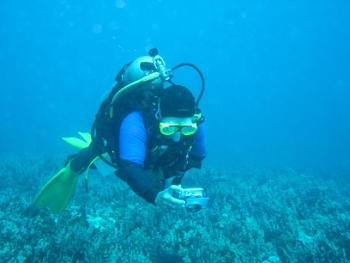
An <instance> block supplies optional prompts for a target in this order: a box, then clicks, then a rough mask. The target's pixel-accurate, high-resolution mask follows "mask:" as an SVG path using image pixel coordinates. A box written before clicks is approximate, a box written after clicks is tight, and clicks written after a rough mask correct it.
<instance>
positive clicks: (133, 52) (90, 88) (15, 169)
mask: <svg viewBox="0 0 350 263" xmlns="http://www.w3.org/2000/svg"><path fill="white" fill-rule="evenodd" d="M85 2H86V1H71V0H53V1H44V0H33V1H6V0H5V1H1V2H0V22H1V25H2V26H1V27H0V81H1V96H0V122H1V129H0V155H1V156H2V158H3V159H4V158H5V160H8V159H7V158H10V160H13V161H6V162H1V163H0V167H1V169H0V178H1V179H0V181H1V182H2V184H1V186H0V190H1V195H0V206H1V208H2V209H1V211H0V219H1V228H2V232H1V233H0V234H1V235H0V240H1V242H0V243H1V244H3V245H2V246H1V247H0V256H1V257H0V262H1V258H7V259H6V260H5V261H3V262H33V259H34V258H36V261H35V262H53V261H52V260H53V259H52V258H56V259H57V255H60V257H59V258H60V259H61V260H68V259H67V258H69V259H70V262H109V261H108V260H107V258H109V257H110V258H114V259H119V261H117V262H149V261H146V259H147V260H150V262H152V260H153V262H191V260H190V259H192V262H202V261H203V262H263V261H264V260H265V261H266V263H267V262H270V263H272V262H274V261H273V260H274V258H273V256H277V255H278V256H279V257H280V258H281V259H282V260H283V262H316V261H315V258H318V259H319V257H318V256H319V255H324V254H322V253H321V252H322V251H323V252H324V251H326V252H324V253H325V254H326V255H327V259H326V260H325V262H349V260H350V256H349V255H350V247H349V245H348V244H349V243H350V234H349V232H346V230H348V229H349V228H350V215H349V201H348V200H350V199H349V194H347V193H348V192H349V191H348V190H349V186H348V182H349V177H348V174H349V173H348V171H349V164H350V136H349V134H350V74H349V72H350V27H349V25H350V2H349V1H345V0H339V1H324V0H322V1H287V0H282V1H269V0H267V1H243V0H240V1H236V0H233V1H228V0H223V1H207V0H204V1H199V0H187V1H184V0H176V1H170V0H158V1H156V0H151V1H142V0H128V1H127V0H116V1H105V0H99V1H88V2H87V3H85ZM152 47H157V48H158V50H159V52H160V55H161V56H162V57H163V58H164V60H165V62H166V64H167V66H169V67H173V66H175V65H177V64H179V63H182V62H190V63H193V64H195V65H196V66H198V67H199V68H200V69H201V70H202V72H203V74H204V76H205V80H206V90H205V93H204V96H203V98H202V100H201V103H200V108H201V109H202V111H203V114H204V115H205V117H206V129H207V141H208V156H207V158H206V159H205V162H204V167H205V168H206V167H209V168H206V170H203V171H200V172H198V173H201V174H200V175H201V176H202V177H199V178H201V179H197V180H202V181H196V180H195V179H193V181H192V182H197V183H198V182H199V183H204V182H205V178H206V177H205V176H208V177H207V178H210V179H212V181H211V180H208V181H210V183H208V184H210V185H209V186H211V193H212V197H213V198H212V199H211V200H213V201H212V203H211V208H210V209H208V210H206V211H205V212H203V213H202V214H200V215H191V216H187V215H186V216H183V215H177V214H176V215H174V214H171V215H164V214H161V213H159V212H154V210H153V209H154V208H153V207H152V206H149V205H148V206H147V204H145V203H142V200H141V199H138V198H137V197H136V196H135V195H133V194H132V193H131V192H130V191H128V189H127V188H125V185H123V186H121V185H120V182H117V181H116V179H115V178H113V180H114V181H113V180H112V181H110V182H112V183H111V185H106V184H107V183H106V182H107V181H103V180H99V179H96V177H95V178H93V179H92V180H93V181H92V189H94V187H95V195H92V196H90V197H87V195H86V194H85V193H84V191H83V186H81V187H80V188H79V190H78V193H79V195H78V197H75V199H74V200H73V202H72V204H71V206H69V208H67V209H68V212H67V213H66V214H64V215H63V216H62V217H61V218H59V219H57V218H54V217H53V216H52V215H50V214H49V213H48V212H47V211H46V210H43V209H41V210H39V209H38V208H33V205H32V204H31V200H33V198H34V197H35V194H36V193H37V192H38V189H40V187H41V186H42V185H43V184H44V183H45V182H46V181H47V180H48V179H49V177H50V176H51V175H53V174H54V172H55V171H56V170H58V169H59V168H60V167H61V165H62V162H58V161H57V160H60V161H62V160H63V158H62V155H64V156H65V155H66V154H68V153H73V152H74V150H73V149H71V148H70V147H69V146H67V145H66V144H65V143H64V142H63V141H62V140H61V137H63V136H76V135H77V132H78V131H84V132H89V131H90V129H91V124H92V122H93V120H94V116H95V114H96V112H97V109H98V107H99V105H100V103H101V100H100V98H101V97H102V95H103V94H104V92H105V91H106V90H107V89H108V88H109V87H110V86H111V85H112V84H113V81H114V78H115V76H116V74H117V72H118V71H119V69H120V68H121V67H122V66H123V65H124V64H126V63H127V62H129V61H132V60H133V59H135V58H137V57H139V56H143V55H146V54H147V51H148V50H149V49H150V48H152ZM174 74H175V77H174V80H175V81H176V82H177V83H179V84H182V85H185V86H188V87H190V88H191V89H192V90H193V92H194V93H195V94H199V90H200V81H199V78H198V76H197V75H196V73H195V72H194V71H191V70H190V69H188V70H187V69H186V70H184V69H181V70H178V71H175V72H174ZM28 154H29V155H30V156H40V157H41V156H42V155H45V156H49V157H46V158H47V159H42V158H39V159H33V160H30V159H28ZM12 158H15V159H12ZM21 158H23V160H22V159H21ZM53 160H55V162H54V161H53ZM56 161H57V162H56ZM36 165H37V166H36ZM231 165H232V166H239V167H240V166H242V165H243V166H246V167H249V168H235V169H236V170H225V169H224V168H222V170H220V169H219V168H217V167H226V166H231ZM211 166H213V167H216V168H210V167H211ZM19 167H20V168H19ZM255 167H292V168H271V170H269V169H267V170H263V169H262V170H259V169H260V168H259V169H258V168H255ZM344 167H345V168H344ZM346 167H347V168H346ZM301 168H303V169H304V170H300V171H299V170H298V169H301ZM20 169H23V172H22V170H20ZM217 169H219V170H217ZM245 169H246V170H245ZM313 169H319V170H317V172H316V170H313ZM19 171H21V172H19ZM40 171H43V173H41V172H40ZM31 176H32V177H31ZM203 176H204V177H203ZM28 178H29V179H28ZM97 178H98V177H97ZM232 178H234V179H232ZM237 178H238V179H237ZM274 179H275V180H276V181H273V180H274ZM323 179H324V180H325V181H323ZM230 180H233V181H230ZM318 180H320V181H318ZM328 180H330V181H328ZM334 182H336V183H334ZM230 183H232V184H230ZM313 183H314V184H313ZM224 184H226V185H227V186H226V187H225V186H224ZM341 186H343V187H344V189H343V188H342V187H341ZM227 187H229V188H230V189H231V190H232V191H233V192H230V191H231V190H230V191H227V192H225V191H223V189H226V188H227ZM346 187H347V188H346ZM101 189H104V191H100V190H101ZM116 196H117V197H118V198H116ZM214 197H215V198H214ZM116 200H117V201H116ZM214 200H215V201H214ZM221 200H225V202H226V201H227V205H226V204H225V203H224V202H221ZM238 202H241V203H240V204H237V203H238ZM274 202H276V203H274ZM286 207H287V208H286ZM283 208H286V209H283ZM39 211H40V212H39ZM141 211H143V212H142V213H145V214H143V218H146V219H147V220H149V221H147V220H143V218H140V216H138V217H137V216H136V215H137V214H138V213H139V214H141ZM232 211H233V212H232ZM231 212H232V214H230V213H231ZM112 217H113V218H114V219H111V218H112ZM188 218H190V219H188ZM117 219H119V220H120V221H119V222H122V220H125V221H124V223H125V225H123V224H122V223H120V224H119V223H115V221H113V220H116V221H117ZM191 220H193V222H195V223H193V222H192V221H191ZM308 220H309V221H308ZM112 221H113V222H112ZM149 222H150V223H149ZM167 222H170V223H171V224H172V225H175V226H176V227H175V228H171V230H170V232H169V230H168V229H167V227H168V226H167ZM179 222H181V223H179ZM296 222H297V223H296ZM309 222H312V223H309ZM85 224H86V225H85ZM114 224H118V227H114V228H113V230H112V227H111V225H113V226H114ZM101 225H103V229H105V228H106V229H107V230H108V231H111V232H110V233H112V232H113V231H115V232H113V235H108V234H109V233H108V231H107V230H106V231H105V230H103V229H102V228H101ZM52 226H55V228H54V227H52ZM109 228H111V229H109ZM128 228H129V229H128ZM135 228H137V229H138V231H139V232H137V233H136V234H135V232H132V231H133V230H134V229H135ZM192 229H194V230H193V231H194V232H193V231H192ZM237 229H239V230H237ZM282 229H283V231H282ZM320 229H321V230H322V231H318V230H320ZM327 229H328V230H329V231H328V230H327ZM177 230H178V231H177ZM122 231H124V232H123V233H124V234H123V235H122V234H120V233H121V232H122ZM127 231H129V232H130V233H129V232H127ZM147 231H149V232H147ZM235 231H236V232H235ZM73 232H74V233H75V234H72V233H73ZM131 232H132V233H133V234H132V233H131ZM39 233H46V236H42V235H41V234H39ZM68 233H69V234H68ZM125 233H126V234H125ZM169 233H171V235H176V234H178V233H181V235H180V234H178V236H177V238H178V240H181V242H183V243H181V242H180V241H179V243H180V244H181V245H179V244H178V243H176V240H175V241H174V240H173V239H172V238H173V237H169V235H170V234H169ZM233 233H234V234H233ZM244 233H245V234H247V233H249V235H253V237H254V238H255V239H254V240H255V242H256V244H260V245H261V244H264V246H263V245H261V246H260V245H259V247H258V248H256V247H255V246H254V245H252V244H250V243H249V242H251V240H249V239H247V240H245V239H244V237H243V235H244ZM71 235H75V238H71ZM247 235H248V234H247ZM16 236H20V237H21V239H20V240H22V242H24V244H28V247H27V251H31V253H32V254H29V252H28V254H26V253H27V252H24V251H25V250H24V249H23V250H20V251H21V253H19V252H18V249H17V250H16V248H14V247H12V245H13V244H20V241H18V240H17V241H15V237H16ZM151 236H152V238H151ZM102 237H103V238H102ZM139 237H142V238H144V239H145V240H146V241H144V242H145V243H142V244H141V243H140V242H139V241H138V238H139ZM196 237H198V239H196ZM41 239H42V240H45V242H44V241H42V243H40V242H39V241H38V240H41ZM211 239H212V240H214V241H215V242H217V244H219V243H220V242H219V241H220V240H221V241H222V242H221V245H217V247H216V246H215V244H214V243H215V242H211V241H212V240H211ZM106 240H107V241H110V242H120V243H119V244H120V247H117V245H115V244H116V243H113V249H115V250H113V251H112V250H110V251H108V249H110V245H109V243H108V242H107V241H106ZM155 240H156V241H159V242H165V244H167V246H168V247H171V246H172V245H174V242H175V243H176V247H174V251H170V249H169V250H166V249H165V248H166V247H165V246H161V245H160V246H157V247H156V250H157V249H159V250H160V251H161V252H162V253H163V254H161V255H159V257H158V261H155V260H154V258H157V257H156V256H155V255H152V256H151V257H147V255H144V258H143V257H141V256H139V258H138V259H137V260H136V259H135V258H137V256H132V255H131V254H129V255H128V254H127V252H126V250H125V249H126V248H128V247H133V248H137V247H138V246H146V245H149V244H151V245H150V247H152V244H154V242H155ZM196 240H197V241H196ZM198 240H200V242H199V241H198ZM208 240H209V241H210V242H211V243H210V242H209V241H208ZM228 240H229V241H228ZM259 240H260V241H261V242H260V241H259ZM291 240H292V241H291ZM80 241H81V242H80ZM82 241H84V242H86V243H84V242H82ZM195 241H196V242H198V244H197V243H195ZM30 242H34V243H33V244H35V245H33V244H30ZM60 242H61V243H62V244H63V245H60ZM74 242H76V243H74ZM79 242H80V243H79ZM88 242H90V243H88ZM128 242H129V243H128ZM201 242H208V243H205V244H204V243H201ZM240 242H243V243H242V244H244V245H243V246H242V247H239V245H237V244H241V243H240ZM209 243H210V244H209ZM228 243H230V244H231V247H228V245H227V244H228ZM4 244H5V245H4ZM21 244H22V243H21ZM95 244H96V246H94V245H95ZM97 244H103V245H101V246H97ZM140 244H141V245H140ZM189 244H192V245H193V246H194V247H195V250H192V251H190V249H188V247H187V246H186V245H189ZM235 244H236V245H235ZM256 244H255V245H256ZM270 244H271V245H270ZM70 246H72V247H77V246H81V247H79V248H84V247H85V248H86V247H88V248H89V250H88V252H86V251H82V250H79V252H76V251H74V252H71V251H67V250H64V249H63V248H62V247H64V248H67V247H70ZM21 247H23V245H21ZM248 248H251V250H249V251H248ZM292 248H295V251H293V250H292ZM21 249H22V248H21ZM60 249H61V250H60ZM186 249H188V250H186ZM197 249H199V251H200V249H202V250H207V251H209V252H210V253H211V254H210V255H209V252H208V255H207V257H204V256H202V254H200V253H202V252H203V251H202V252H200V253H199V252H198V253H199V254H198V255H197V254H196V253H197V252H196V251H197ZM256 249H257V250H256ZM317 249H318V250H317ZM53 250H55V251H54V252H53ZM48 251H50V253H51V254H49V253H48ZM62 251H63V252H62ZM111 251H112V252H111ZM239 251H241V252H242V251H244V252H242V254H241V255H240V254H239V253H240V252H239ZM261 251H270V254H269V253H267V252H261ZM300 251H303V252H305V251H311V252H310V254H305V257H304V259H303V260H300V258H298V260H299V261H296V260H297V259H295V258H294V261H293V258H292V255H303V254H302V253H301V252H300ZM314 251H317V253H318V254H317V253H316V252H315V253H314V254H312V253H313V252H314ZM46 252H47V253H46ZM107 252H108V253H107ZM180 252H181V253H180ZM343 252H344V253H343ZM9 253H11V256H8V255H9ZM55 253H57V254H55ZM84 253H85V254H84ZM103 253H105V259H104V257H103ZM113 253H115V254H113ZM118 253H120V254H118ZM133 253H135V255H137V253H138V251H134V250H133ZM159 253H160V252H159ZM203 253H204V252H203ZM305 253H306V252H305ZM327 253H328V254H327ZM141 254H142V253H140V255H141ZM175 254H176V255H181V256H179V258H176V257H175V258H174V255H175ZM316 254H317V256H315V255H316ZM344 254H347V256H344ZM50 255H51V257H52V258H50ZM72 255H74V256H72ZM126 255H127V256H126ZM133 255H134V254H133ZM185 255H189V256H188V257H189V258H188V259H189V260H187V261H186V257H185ZM214 255H215V256H217V258H212V257H214ZM233 255H234V256H235V258H237V260H236V261H234V260H233V259H232V258H231V259H232V260H229V259H228V258H230V257H233ZM256 255H260V256H259V257H257V256H256ZM340 255H343V257H341V256H340ZM94 256H95V257H96V258H95V259H94V258H93V257H94ZM270 256H271V257H270ZM289 256H290V257H289ZM313 256H314V257H313ZM128 257H129V258H128ZM300 257H302V256H300ZM183 258H185V259H183ZM9 259H11V260H9ZM87 259H89V260H87ZM199 259H201V261H199ZM332 259H333V261H332ZM26 260H27V261H26ZM30 260H32V261H30ZM41 260H42V261H41ZM50 260H51V261H50ZM79 260H80V261H79ZM181 260H183V261H181ZM239 260H240V261H239ZM254 260H255V261H254ZM276 260H277V259H276ZM313 260H314V261H313ZM320 260H321V259H320ZM65 262H68V261H65ZM111 262H112V261H111ZM276 262H278V261H276Z"/></svg>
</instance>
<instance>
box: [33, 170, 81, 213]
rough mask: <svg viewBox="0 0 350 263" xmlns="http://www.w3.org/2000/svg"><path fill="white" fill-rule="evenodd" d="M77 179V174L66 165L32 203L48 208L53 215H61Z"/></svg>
mask: <svg viewBox="0 0 350 263" xmlns="http://www.w3.org/2000/svg"><path fill="white" fill-rule="evenodd" d="M78 178H79V173H78V172H74V171H72V170H71V168H70V164H68V165H67V166H66V167H64V168H63V169H61V170H60V171H59V172H58V173H57V174H55V175H54V176H53V177H52V178H51V179H50V181H48V182H47V183H46V184H45V185H44V187H43V188H42V189H41V190H40V192H39V194H38V195H37V197H36V198H35V200H34V203H35V204H36V205H37V206H42V207H47V208H49V209H50V210H51V212H52V213H54V214H61V213H62V212H63V210H64V209H65V208H66V206H67V205H68V203H69V201H70V199H71V198H72V196H73V193H74V190H75V186H76V184H77V182H78Z"/></svg>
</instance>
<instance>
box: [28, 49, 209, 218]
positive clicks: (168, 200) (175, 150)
mask: <svg viewBox="0 0 350 263" xmlns="http://www.w3.org/2000/svg"><path fill="white" fill-rule="evenodd" d="M182 66H190V67H192V68H194V69H195V70H196V71H197V72H198V73H199V75H200V77H201V79H202V89H201V93H200V95H199V96H198V98H197V100H196V99H195V98H194V96H193V94H192V93H191V91H190V90H189V89H188V88H186V87H184V86H181V85H177V84H175V83H174V82H173V81H172V80H171V78H172V75H170V72H171V71H173V70H175V69H177V68H179V67H182ZM164 83H170V86H168V87H165V88H164ZM203 92H204V78H203V75H202V73H201V72H200V71H199V69H198V68H197V67H196V66H194V65H192V64H190V63H182V64H180V65H178V66H176V67H173V68H171V69H167V68H165V63H164V60H163V59H162V57H160V56H159V55H158V50H157V49H156V48H154V49H151V50H150V51H149V56H143V57H140V58H137V59H136V60H134V61H133V62H130V63H128V64H126V65H125V66H124V67H123V68H122V69H121V71H120V72H119V73H118V75H117V77H116V84H115V85H114V86H113V87H112V89H111V91H110V92H109V95H108V96H107V98H105V100H104V101H103V102H102V104H101V106H100V108H99V111H98V113H97V114H96V119H95V121H94V123H93V125H92V130H91V135H90V134H83V133H80V134H81V135H82V136H83V138H84V139H85V142H83V141H82V140H79V139H77V138H63V139H64V140H65V141H66V142H68V143H70V144H71V145H73V146H75V147H76V148H78V149H80V151H79V152H78V153H77V154H75V155H71V156H69V157H68V158H67V161H66V165H65V167H64V168H63V169H61V170H60V171H59V172H58V173H57V174H55V175H54V176H53V177H52V178H51V180H50V181H49V182H48V183H46V185H45V186H44V187H43V188H42V189H41V191H40V192H39V194H38V195H37V197H36V199H35V201H34V203H35V204H36V205H38V206H41V207H48V208H49V209H50V210H51V212H52V213H55V214H61V213H62V212H63V210H64V209H65V207H66V206H67V204H68V202H69V201H70V199H71V198H72V195H73V193H74V190H75V186H76V184H77V181H78V177H79V175H80V174H82V173H83V172H84V171H88V170H89V169H90V168H96V167H97V169H98V168H99V167H98V166H97V163H98V162H100V161H101V160H102V161H103V162H104V163H103V164H108V165H109V166H111V167H113V168H114V173H115V174H116V175H117V176H118V177H119V178H121V179H122V180H124V181H125V182H126V183H127V184H128V185H129V187H130V188H131V189H132V191H134V192H135V193H136V194H137V195H139V196H140V197H142V198H143V199H145V200H146V201H147V202H149V203H152V204H154V205H156V206H158V207H160V208H161V209H164V210H174V209H181V208H183V207H185V204H186V201H185V200H183V199H179V198H176V197H175V195H174V193H180V192H182V191H183V190H184V189H183V188H181V181H182V178H183V177H184V175H185V172H186V171H188V170H189V169H191V168H198V169H200V168H201V164H202V160H203V159H204V158H205V157H206V154H207V149H206V139H205V127H204V124H203V122H204V117H203V116H202V115H201V112H200V110H199V108H198V103H199V101H200V99H201V97H202V95H203ZM95 164H96V165H95ZM85 186H86V189H87V191H88V188H87V177H86V180H85Z"/></svg>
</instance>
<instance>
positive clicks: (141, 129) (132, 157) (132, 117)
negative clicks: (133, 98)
mask: <svg viewBox="0 0 350 263" xmlns="http://www.w3.org/2000/svg"><path fill="white" fill-rule="evenodd" d="M146 142H147V133H146V129H145V125H144V123H143V118H142V114H141V112H139V111H133V112H131V113H130V114H129V115H128V116H126V117H125V118H124V120H123V121H122V124H121V126H120V133H119V156H120V158H121V159H124V160H128V161H130V162H133V163H136V164H137V165H140V166H141V167H143V165H144V160H145V157H146Z"/></svg>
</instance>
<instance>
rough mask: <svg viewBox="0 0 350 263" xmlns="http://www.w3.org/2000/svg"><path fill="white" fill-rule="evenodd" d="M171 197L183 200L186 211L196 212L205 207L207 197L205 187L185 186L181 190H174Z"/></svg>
mask: <svg viewBox="0 0 350 263" xmlns="http://www.w3.org/2000/svg"><path fill="white" fill-rule="evenodd" d="M173 197H175V198H177V199H180V200H184V201H185V202H186V204H185V207H186V210H187V211H188V212H198V211H199V210H201V209H202V208H207V205H208V201H209V197H208V192H207V189H206V188H187V189H183V190H182V191H181V192H174V194H173Z"/></svg>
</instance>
